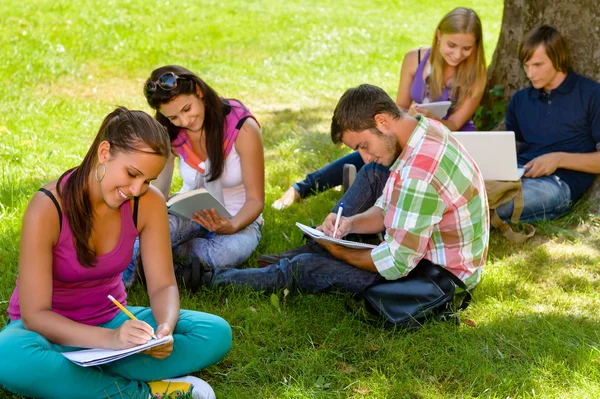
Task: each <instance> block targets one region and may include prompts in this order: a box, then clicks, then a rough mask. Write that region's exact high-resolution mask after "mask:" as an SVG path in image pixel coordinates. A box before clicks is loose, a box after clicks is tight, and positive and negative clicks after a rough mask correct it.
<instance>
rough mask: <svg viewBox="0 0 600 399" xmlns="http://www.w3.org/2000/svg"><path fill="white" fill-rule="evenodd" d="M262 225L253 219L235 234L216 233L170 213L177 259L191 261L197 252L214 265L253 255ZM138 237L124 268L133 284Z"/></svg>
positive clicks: (239, 261) (125, 280)
mask: <svg viewBox="0 0 600 399" xmlns="http://www.w3.org/2000/svg"><path fill="white" fill-rule="evenodd" d="M260 230H261V225H260V224H259V223H258V222H257V221H254V222H252V223H250V225H248V226H246V228H244V229H242V230H240V231H238V232H237V233H235V234H228V235H224V234H215V233H212V232H209V231H207V230H206V229H205V228H204V227H202V226H200V225H199V224H197V223H194V222H192V221H190V220H187V219H183V218H180V217H178V216H174V215H169V232H170V235H171V247H172V248H173V255H174V260H176V261H182V262H185V263H189V262H191V260H192V257H194V256H197V257H199V258H200V260H201V261H202V262H204V263H205V264H207V265H209V266H212V267H217V268H221V267H231V266H238V265H240V264H242V263H243V262H244V261H246V259H248V258H249V257H250V255H251V254H252V252H254V250H255V249H256V247H257V246H258V242H259V241H260V239H261V231H260ZM139 249H140V240H139V238H138V239H136V240H135V244H134V246H133V256H132V258H131V263H129V266H127V269H126V270H125V271H124V272H123V277H122V279H123V283H124V284H125V286H126V287H128V286H130V285H131V284H132V283H133V281H134V280H135V276H136V273H135V269H136V257H137V254H138V252H139Z"/></svg>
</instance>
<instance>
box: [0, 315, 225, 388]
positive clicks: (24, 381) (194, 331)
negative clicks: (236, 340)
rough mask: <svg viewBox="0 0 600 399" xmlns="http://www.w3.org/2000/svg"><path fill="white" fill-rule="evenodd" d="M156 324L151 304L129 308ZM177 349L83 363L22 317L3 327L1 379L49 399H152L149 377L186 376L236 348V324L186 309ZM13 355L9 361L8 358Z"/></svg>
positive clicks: (121, 318)
mask: <svg viewBox="0 0 600 399" xmlns="http://www.w3.org/2000/svg"><path fill="white" fill-rule="evenodd" d="M127 308H128V310H129V311H130V312H131V313H133V314H134V315H135V316H136V317H137V318H138V319H140V320H143V321H145V322H147V323H148V324H150V325H151V326H152V327H153V328H156V322H155V320H154V316H153V315H152V310H151V309H150V308H143V307H130V306H128V307H127ZM126 320H129V317H127V315H125V314H124V313H123V312H120V313H118V314H117V315H116V316H115V318H114V319H112V320H110V321H109V322H107V323H104V324H102V325H101V327H104V328H109V329H116V328H118V327H119V326H121V324H123V323H124V322H125V321H126ZM173 339H174V341H173V352H172V353H171V355H169V356H168V357H166V358H165V359H162V360H159V359H156V358H153V357H151V356H148V355H145V354H141V353H139V354H135V355H131V356H129V357H126V358H123V359H120V360H117V361H114V362H111V363H106V364H103V365H101V366H97V367H80V366H77V365H76V364H75V363H72V362H71V361H69V360H67V358H66V357H64V356H63V355H62V354H61V352H68V351H72V350H74V349H75V348H70V347H66V346H61V345H57V344H53V343H52V342H50V341H49V340H48V339H46V338H45V337H44V336H43V335H41V334H38V333H36V332H34V331H30V330H27V329H25V327H24V326H23V323H22V322H21V321H20V320H16V321H12V322H10V323H9V324H8V325H7V326H6V327H4V329H3V330H2V332H0V356H1V358H2V359H4V360H3V361H2V362H1V363H0V384H1V385H2V386H4V387H5V388H6V389H8V390H9V391H11V392H14V393H18V394H20V395H23V396H28V397H35V398H46V399H53V398H56V399H59V398H60V399H81V398H98V399H107V398H114V399H117V398H119V399H120V398H135V399H146V398H148V391H149V387H148V384H147V383H146V382H147V381H153V380H163V379H167V378H173V377H178V376H180V375H186V374H190V373H193V372H195V371H198V370H200V369H203V368H205V367H207V366H210V365H211V364H214V363H216V362H218V361H219V360H221V359H222V358H223V356H225V355H226V354H227V352H229V349H230V348H231V328H230V327H229V324H227V322H226V321H225V320H223V319H222V318H220V317H219V316H215V315H212V314H208V313H201V312H194V311H191V310H181V311H180V314H179V319H178V321H177V325H176V326H175V331H174V332H173ZM9 359H10V360H9Z"/></svg>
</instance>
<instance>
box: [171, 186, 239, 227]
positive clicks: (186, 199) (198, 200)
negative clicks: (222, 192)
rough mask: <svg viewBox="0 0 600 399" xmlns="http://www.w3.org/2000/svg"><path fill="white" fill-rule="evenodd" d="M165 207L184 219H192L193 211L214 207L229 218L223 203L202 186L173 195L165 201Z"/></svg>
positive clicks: (224, 216)
mask: <svg viewBox="0 0 600 399" xmlns="http://www.w3.org/2000/svg"><path fill="white" fill-rule="evenodd" d="M167 209H168V212H169V213H171V214H173V215H176V216H179V217H181V218H184V219H192V218H193V217H194V212H200V211H201V210H202V209H214V210H216V211H217V213H218V214H219V216H221V217H222V218H225V219H231V214H230V213H229V212H228V211H227V209H225V205H223V204H222V203H220V202H219V200H218V199H216V198H215V197H214V196H213V195H212V194H211V193H209V192H208V191H207V190H206V189H204V188H199V189H196V190H192V191H188V192H186V193H182V194H177V195H175V196H173V197H172V198H171V199H170V200H168V201H167Z"/></svg>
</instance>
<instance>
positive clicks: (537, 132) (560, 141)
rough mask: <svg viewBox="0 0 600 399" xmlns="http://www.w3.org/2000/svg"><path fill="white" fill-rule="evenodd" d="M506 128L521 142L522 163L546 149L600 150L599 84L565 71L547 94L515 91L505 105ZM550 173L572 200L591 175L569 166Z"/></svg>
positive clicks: (541, 91) (592, 177) (588, 181)
mask: <svg viewBox="0 0 600 399" xmlns="http://www.w3.org/2000/svg"><path fill="white" fill-rule="evenodd" d="M506 130H512V131H514V132H515V137H516V139H517V141H520V142H522V143H523V144H522V145H521V147H520V148H519V155H518V162H519V164H522V165H525V164H526V163H527V162H529V161H531V160H532V159H534V158H536V157H538V156H540V155H544V154H547V153H550V152H569V153H586V152H594V151H596V150H597V149H600V148H597V145H598V143H600V84H599V83H597V82H594V81H593V80H591V79H588V78H585V77H583V76H581V75H578V74H576V73H574V72H569V73H568V74H567V77H566V78H565V80H564V81H563V82H562V83H561V84H560V85H559V86H558V87H557V88H556V89H554V90H552V91H551V92H550V94H547V93H546V92H545V91H544V90H538V89H535V88H534V87H529V88H526V89H523V90H519V91H518V92H516V93H515V94H514V95H513V96H512V98H511V99H510V102H509V104H508V109H507V111H506ZM554 174H555V175H556V176H558V177H559V178H560V179H562V180H563V181H564V182H565V183H567V184H568V185H569V188H570V189H571V200H573V201H577V200H578V199H579V198H581V196H582V195H583V194H584V193H585V191H586V190H587V189H588V188H589V187H590V186H591V184H592V183H593V182H594V177H595V175H593V174H589V173H584V172H578V171H575V170H569V169H557V170H556V172H554Z"/></svg>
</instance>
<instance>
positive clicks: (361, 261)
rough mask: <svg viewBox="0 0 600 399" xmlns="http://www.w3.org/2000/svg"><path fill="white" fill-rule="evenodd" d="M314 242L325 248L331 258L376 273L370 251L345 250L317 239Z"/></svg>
mask: <svg viewBox="0 0 600 399" xmlns="http://www.w3.org/2000/svg"><path fill="white" fill-rule="evenodd" d="M315 241H316V242H317V243H318V244H319V245H320V246H322V247H323V248H325V249H326V250H327V251H328V252H329V253H330V254H331V255H332V256H333V257H335V258H337V259H339V260H341V261H343V262H346V263H347V264H349V265H352V266H354V267H357V268H359V269H363V270H367V271H369V272H373V273H377V268H376V267H375V263H373V258H371V251H372V250H371V249H354V248H346V247H343V246H341V245H337V244H332V243H330V242H326V241H321V240H319V239H317V240H315Z"/></svg>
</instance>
